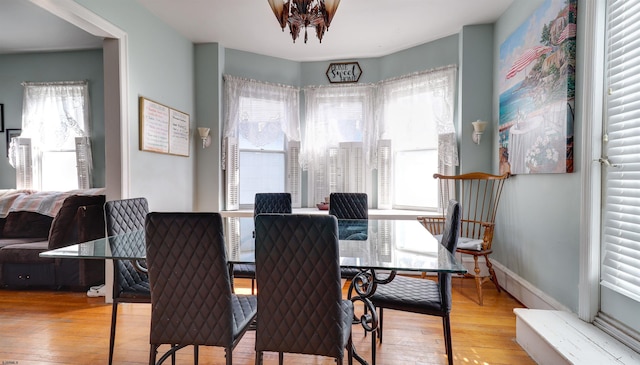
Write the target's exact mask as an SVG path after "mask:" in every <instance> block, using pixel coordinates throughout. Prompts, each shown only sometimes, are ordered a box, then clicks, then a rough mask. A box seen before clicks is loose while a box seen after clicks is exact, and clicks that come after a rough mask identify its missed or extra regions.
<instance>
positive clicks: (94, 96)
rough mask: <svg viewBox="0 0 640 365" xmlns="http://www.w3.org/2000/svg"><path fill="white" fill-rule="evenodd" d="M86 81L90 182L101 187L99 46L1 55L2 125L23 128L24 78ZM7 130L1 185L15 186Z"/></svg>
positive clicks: (2, 137) (0, 155) (0, 158)
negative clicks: (88, 106) (91, 161)
mask: <svg viewBox="0 0 640 365" xmlns="http://www.w3.org/2000/svg"><path fill="white" fill-rule="evenodd" d="M77 80H88V81H89V95H90V98H91V105H90V107H91V137H92V138H91V141H92V152H93V163H94V171H93V186H95V187H104V183H105V177H104V170H105V158H104V93H103V90H104V83H103V72H102V50H101V49H99V50H88V51H76V52H55V53H21V54H8V55H0V103H2V104H4V127H5V129H6V128H10V129H20V128H22V98H23V91H24V88H23V87H22V85H21V83H22V82H25V81H31V82H46V81H77ZM5 141H6V132H5V133H0V146H2V147H0V189H15V187H16V173H15V171H16V170H15V169H14V168H13V167H11V165H9V160H8V159H7V155H6V145H5Z"/></svg>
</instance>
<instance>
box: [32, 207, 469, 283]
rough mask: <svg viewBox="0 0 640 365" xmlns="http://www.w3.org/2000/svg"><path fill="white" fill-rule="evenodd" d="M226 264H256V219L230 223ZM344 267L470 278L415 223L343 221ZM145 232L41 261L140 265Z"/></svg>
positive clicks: (70, 249) (100, 241) (63, 251)
mask: <svg viewBox="0 0 640 365" xmlns="http://www.w3.org/2000/svg"><path fill="white" fill-rule="evenodd" d="M226 220H227V222H226V227H225V229H226V232H225V239H226V244H227V259H228V261H229V262H231V263H234V264H240V263H252V262H254V244H255V240H254V238H253V218H226ZM338 236H339V237H338V238H339V245H340V266H342V267H348V268H370V269H389V270H401V271H402V270H404V271H428V272H451V273H465V272H466V269H465V268H464V267H463V266H462V265H461V263H459V262H458V261H457V260H456V259H455V256H454V255H452V254H451V253H450V252H449V251H447V249H446V248H445V247H444V246H442V245H440V243H439V242H438V241H437V240H436V239H435V238H434V237H433V236H432V235H431V234H430V233H429V231H427V230H426V229H425V228H424V227H423V226H422V225H421V224H420V223H419V222H418V221H414V220H385V219H369V220H338ZM144 240H145V237H144V231H135V232H132V233H127V234H124V235H119V236H112V237H106V238H101V239H97V240H93V241H88V242H84V243H79V244H75V245H71V246H67V247H63V248H59V249H55V250H51V251H46V252H42V253H41V254H40V256H41V257H49V258H75V259H120V260H136V259H144V258H145V257H146V249H145V241H144Z"/></svg>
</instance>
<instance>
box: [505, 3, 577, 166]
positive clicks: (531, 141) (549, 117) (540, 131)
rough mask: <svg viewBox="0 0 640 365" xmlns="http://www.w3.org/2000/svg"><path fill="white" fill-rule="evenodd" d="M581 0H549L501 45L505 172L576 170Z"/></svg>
mask: <svg viewBox="0 0 640 365" xmlns="http://www.w3.org/2000/svg"><path fill="white" fill-rule="evenodd" d="M576 15H577V0H546V1H545V2H544V3H543V4H542V5H541V6H540V7H539V8H538V9H537V10H536V11H535V12H534V13H533V14H532V15H531V16H530V17H529V18H528V19H527V20H526V21H525V22H524V23H523V24H522V25H521V26H520V27H518V29H516V30H515V32H513V33H512V34H511V35H510V36H509V37H508V38H507V39H506V40H505V41H504V43H502V45H501V46H500V61H499V62H500V66H499V72H500V75H499V80H500V81H499V92H500V120H499V133H500V171H501V172H507V171H509V172H511V173H512V174H538V173H564V172H573V118H574V100H575V66H576Z"/></svg>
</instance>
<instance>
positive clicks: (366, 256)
mask: <svg viewBox="0 0 640 365" xmlns="http://www.w3.org/2000/svg"><path fill="white" fill-rule="evenodd" d="M225 238H226V241H227V242H226V244H227V260H228V262H229V264H230V265H235V264H251V263H254V257H255V256H254V247H255V239H254V238H253V218H233V220H232V221H231V222H229V221H228V222H227V224H226V227H225ZM338 239H339V249H340V266H341V267H343V268H355V269H360V273H359V274H358V275H357V276H356V277H354V278H353V280H352V281H351V284H350V288H349V294H348V295H349V298H350V299H351V300H352V301H354V302H356V301H361V302H362V303H363V304H364V306H365V307H366V308H367V309H366V310H364V313H363V314H362V315H361V316H360V317H359V318H354V321H355V322H360V324H361V325H362V326H363V328H364V329H365V330H366V331H369V332H371V331H374V330H375V329H376V328H377V325H378V320H377V315H376V311H375V308H374V307H373V305H372V304H371V302H370V301H369V300H368V299H367V298H368V297H369V296H370V295H371V294H373V292H375V288H376V286H377V285H384V284H385V283H387V282H389V281H391V280H393V278H394V276H395V275H396V273H397V272H414V273H422V272H430V273H438V272H447V273H453V274H464V273H466V272H467V271H466V269H465V268H464V266H463V265H462V264H461V263H460V262H458V261H457V260H456V258H455V256H454V255H453V254H452V253H451V252H449V251H448V250H447V249H446V248H445V247H444V246H442V245H441V244H440V242H438V240H437V239H436V238H435V237H434V236H433V235H431V233H429V231H427V230H426V229H425V228H424V227H423V226H422V225H421V224H420V222H418V221H416V220H387V219H368V220H338ZM40 256H41V257H49V258H75V259H103V260H104V259H113V260H132V261H134V262H137V261H139V260H143V259H145V258H146V248H145V237H144V231H142V230H141V231H134V232H131V233H127V234H123V235H118V236H112V237H105V238H101V239H97V240H93V241H88V242H83V243H78V244H75V245H70V246H67V247H62V248H58V249H55V250H50V251H46V252H42V253H41V254H40ZM230 272H232V270H230ZM356 355H357V354H356ZM356 359H357V360H358V361H359V362H360V363H363V364H366V363H367V362H366V361H365V360H364V359H362V358H361V357H360V356H356ZM373 363H375V359H373Z"/></svg>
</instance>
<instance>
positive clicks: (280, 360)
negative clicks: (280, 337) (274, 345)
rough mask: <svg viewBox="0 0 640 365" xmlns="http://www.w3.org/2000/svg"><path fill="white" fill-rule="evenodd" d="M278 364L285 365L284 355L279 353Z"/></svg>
mask: <svg viewBox="0 0 640 365" xmlns="http://www.w3.org/2000/svg"><path fill="white" fill-rule="evenodd" d="M278 364H280V365H282V364H284V353H282V352H278Z"/></svg>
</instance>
